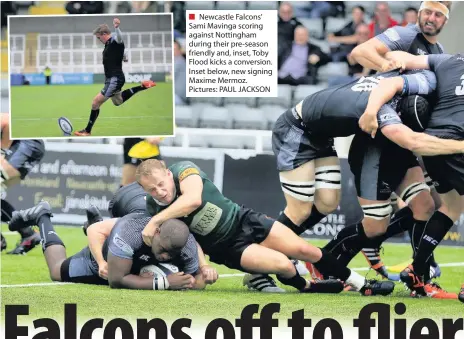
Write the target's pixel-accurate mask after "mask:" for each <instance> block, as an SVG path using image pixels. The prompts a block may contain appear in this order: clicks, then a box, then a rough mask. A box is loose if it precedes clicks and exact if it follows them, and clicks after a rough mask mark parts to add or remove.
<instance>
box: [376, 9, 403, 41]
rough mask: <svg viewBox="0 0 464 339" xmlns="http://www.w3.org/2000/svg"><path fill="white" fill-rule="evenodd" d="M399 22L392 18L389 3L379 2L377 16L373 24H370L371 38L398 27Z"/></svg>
mask: <svg viewBox="0 0 464 339" xmlns="http://www.w3.org/2000/svg"><path fill="white" fill-rule="evenodd" d="M397 25H398V22H397V21H396V20H395V19H393V18H392V17H391V13H390V7H389V6H388V3H387V2H378V3H377V4H376V5H375V15H374V18H373V20H372V22H371V23H370V24H369V30H370V32H371V33H370V34H371V35H370V37H371V38H373V37H374V36H376V35H378V34H380V33H383V32H384V31H386V30H387V29H389V28H390V27H393V26H397Z"/></svg>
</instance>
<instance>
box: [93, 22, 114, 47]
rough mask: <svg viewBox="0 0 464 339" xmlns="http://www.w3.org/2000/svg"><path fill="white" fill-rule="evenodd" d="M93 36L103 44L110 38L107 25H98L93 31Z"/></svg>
mask: <svg viewBox="0 0 464 339" xmlns="http://www.w3.org/2000/svg"><path fill="white" fill-rule="evenodd" d="M93 35H95V36H96V37H97V39H98V40H100V42H101V43H103V44H104V43H106V42H107V41H108V39H109V38H110V37H111V31H110V28H109V27H108V25H107V24H103V25H98V27H97V28H95V29H94V31H93Z"/></svg>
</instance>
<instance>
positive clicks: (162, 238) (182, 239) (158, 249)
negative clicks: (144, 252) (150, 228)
mask: <svg viewBox="0 0 464 339" xmlns="http://www.w3.org/2000/svg"><path fill="white" fill-rule="evenodd" d="M189 235H190V231H189V229H188V226H187V225H186V224H185V223H183V222H182V221H180V220H177V219H170V220H167V221H165V222H164V223H163V224H162V225H161V226H160V228H159V231H158V232H156V234H155V236H154V237H153V240H152V243H151V250H152V252H153V254H154V255H155V257H156V260H158V261H160V262H163V261H170V260H172V259H173V258H175V257H176V256H178V255H179V254H180V251H181V250H182V248H183V247H184V246H185V244H186V243H187V240H188V237H189Z"/></svg>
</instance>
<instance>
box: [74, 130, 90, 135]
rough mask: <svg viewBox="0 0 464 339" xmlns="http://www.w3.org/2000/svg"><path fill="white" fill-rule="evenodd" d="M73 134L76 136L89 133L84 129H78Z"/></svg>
mask: <svg viewBox="0 0 464 339" xmlns="http://www.w3.org/2000/svg"><path fill="white" fill-rule="evenodd" d="M74 135H76V136H78V137H89V136H90V135H91V134H90V133H89V132H87V131H86V130H85V129H81V130H80V131H75V132H74Z"/></svg>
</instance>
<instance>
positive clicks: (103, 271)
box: [98, 261, 108, 280]
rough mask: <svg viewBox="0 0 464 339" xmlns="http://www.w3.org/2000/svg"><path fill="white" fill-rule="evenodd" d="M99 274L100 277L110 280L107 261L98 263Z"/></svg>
mask: <svg viewBox="0 0 464 339" xmlns="http://www.w3.org/2000/svg"><path fill="white" fill-rule="evenodd" d="M98 275H99V276H100V278H102V279H105V280H108V263H107V262H106V261H103V262H102V263H100V264H98Z"/></svg>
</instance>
